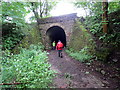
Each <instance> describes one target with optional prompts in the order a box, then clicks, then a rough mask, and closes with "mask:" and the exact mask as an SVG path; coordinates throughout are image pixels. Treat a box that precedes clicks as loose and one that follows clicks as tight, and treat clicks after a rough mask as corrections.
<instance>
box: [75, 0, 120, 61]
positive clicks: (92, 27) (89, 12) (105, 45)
mask: <svg viewBox="0 0 120 90" xmlns="http://www.w3.org/2000/svg"><path fill="white" fill-rule="evenodd" d="M74 5H75V6H76V7H77V8H83V9H84V10H85V11H86V16H84V20H81V18H80V21H82V25H83V26H84V27H86V29H87V31H88V32H90V33H91V35H92V36H93V38H94V41H95V42H96V48H95V51H96V52H95V56H96V59H97V60H102V61H105V62H106V60H107V59H108V58H107V57H108V56H109V55H110V54H111V52H112V51H114V50H117V49H119V45H120V32H119V24H120V15H119V13H120V5H119V2H108V17H107V18H108V21H107V24H108V32H107V33H103V27H102V24H103V21H102V14H103V11H102V5H103V4H102V2H92V1H90V2H79V1H75V2H74ZM79 26H80V25H79ZM76 35H77V34H76ZM86 36H87V35H86ZM84 42H86V41H85V40H84V41H83V42H82V43H84ZM75 45H77V44H75ZM80 45H82V44H80ZM80 45H79V47H81V46H80ZM88 47H89V46H88ZM76 48H78V46H76ZM78 49H79V48H78Z"/></svg>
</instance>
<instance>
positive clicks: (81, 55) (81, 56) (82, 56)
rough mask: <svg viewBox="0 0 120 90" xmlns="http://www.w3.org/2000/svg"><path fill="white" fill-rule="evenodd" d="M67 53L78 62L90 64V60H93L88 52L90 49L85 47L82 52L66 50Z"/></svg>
mask: <svg viewBox="0 0 120 90" xmlns="http://www.w3.org/2000/svg"><path fill="white" fill-rule="evenodd" d="M66 52H67V53H68V54H69V55H70V56H71V57H73V58H75V59H76V60H79V61H80V62H86V61H87V62H90V59H91V58H93V56H92V55H91V54H89V52H88V48H87V47H85V48H83V49H81V50H80V51H74V50H71V49H70V50H66Z"/></svg>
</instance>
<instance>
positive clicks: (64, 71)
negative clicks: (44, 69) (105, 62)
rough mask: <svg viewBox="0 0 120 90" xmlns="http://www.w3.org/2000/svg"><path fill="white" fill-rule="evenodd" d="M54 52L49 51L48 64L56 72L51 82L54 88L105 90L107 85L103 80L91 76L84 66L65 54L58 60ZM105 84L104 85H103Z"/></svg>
mask: <svg viewBox="0 0 120 90" xmlns="http://www.w3.org/2000/svg"><path fill="white" fill-rule="evenodd" d="M56 52H57V51H56V50H52V51H49V55H48V56H49V63H50V64H52V67H51V69H53V70H55V71H57V72H58V73H57V74H56V75H57V76H56V77H55V78H54V80H53V82H54V83H53V86H54V87H56V88H105V87H108V86H107V84H109V83H108V82H107V81H105V80H101V79H100V78H98V77H96V76H95V75H92V72H90V70H88V69H87V68H86V66H85V64H83V63H80V62H79V61H76V60H74V59H72V58H70V57H69V56H68V55H67V54H66V53H65V52H63V55H64V57H63V58H59V57H58V55H57V53H56ZM105 84H106V85H105Z"/></svg>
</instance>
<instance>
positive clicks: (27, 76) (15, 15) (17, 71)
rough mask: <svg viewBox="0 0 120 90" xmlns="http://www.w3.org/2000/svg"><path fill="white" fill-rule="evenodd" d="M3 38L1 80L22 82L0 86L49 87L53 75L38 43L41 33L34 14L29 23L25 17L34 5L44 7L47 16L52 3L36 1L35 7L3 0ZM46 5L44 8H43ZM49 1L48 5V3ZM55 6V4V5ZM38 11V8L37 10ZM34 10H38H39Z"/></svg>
mask: <svg viewBox="0 0 120 90" xmlns="http://www.w3.org/2000/svg"><path fill="white" fill-rule="evenodd" d="M1 4H2V12H0V15H1V16H2V41H3V45H1V46H0V50H1V52H2V55H1V56H0V58H1V59H2V61H1V65H2V68H1V74H0V75H1V76H2V77H1V82H0V83H7V84H11V83H22V84H19V85H2V87H3V88H4V87H7V88H8V87H9V88H48V87H50V86H49V84H50V83H51V82H52V78H53V77H54V73H55V72H54V71H52V70H50V67H51V65H50V64H49V63H48V61H47V60H48V56H47V53H46V52H45V51H44V46H43V45H42V44H41V42H42V40H41V34H40V32H39V30H38V26H37V24H36V21H35V20H36V17H35V16H32V17H31V19H30V20H31V23H29V24H28V22H26V18H25V16H26V15H27V14H28V13H30V12H33V8H34V9H37V10H38V8H39V5H40V7H41V8H39V10H45V8H47V6H48V7H49V9H46V10H45V12H44V13H42V12H43V11H42V12H41V13H42V17H47V15H48V13H49V11H50V10H51V8H52V7H53V6H51V4H50V3H48V1H47V0H46V2H40V3H37V5H38V6H37V7H36V5H35V4H34V5H33V6H32V5H31V3H30V2H4V1H2V3H1ZM45 4H46V7H44V6H45ZM48 4H49V5H48ZM54 5H55V4H54ZM38 12H39V11H38ZM38 12H37V13H38Z"/></svg>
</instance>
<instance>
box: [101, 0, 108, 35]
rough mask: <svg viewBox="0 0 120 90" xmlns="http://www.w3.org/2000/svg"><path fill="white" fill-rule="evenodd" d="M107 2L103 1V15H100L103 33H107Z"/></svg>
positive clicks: (106, 0)
mask: <svg viewBox="0 0 120 90" xmlns="http://www.w3.org/2000/svg"><path fill="white" fill-rule="evenodd" d="M107 13H108V0H103V15H102V24H103V32H104V33H107V32H108V15H107Z"/></svg>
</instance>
